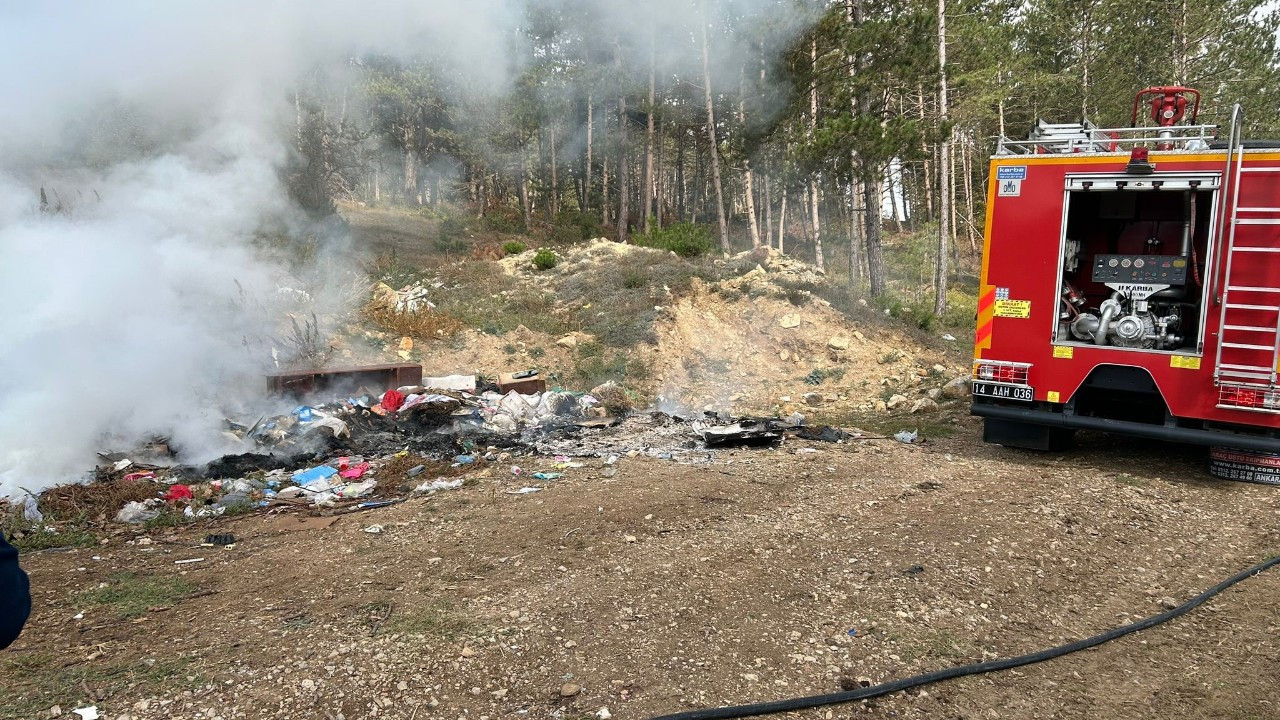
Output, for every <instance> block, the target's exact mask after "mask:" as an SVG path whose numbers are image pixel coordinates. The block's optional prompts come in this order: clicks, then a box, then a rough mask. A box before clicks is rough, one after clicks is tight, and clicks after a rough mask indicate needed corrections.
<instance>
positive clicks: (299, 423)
mask: <svg viewBox="0 0 1280 720" xmlns="http://www.w3.org/2000/svg"><path fill="white" fill-rule="evenodd" d="M413 369H414V370H417V369H418V368H417V366H414V367H413ZM359 370H361V371H363V372H366V373H367V372H368V371H369V368H362V369H359ZM417 378H418V379H419V380H420V382H417V383H415V384H412V385H401V386H398V387H395V388H391V389H388V390H384V391H381V392H377V391H371V390H369V389H368V388H367V387H365V386H363V385H362V386H361V387H359V388H358V389H357V390H356V391H355V392H350V393H337V392H327V393H326V392H325V390H323V389H321V390H316V391H315V392H312V393H311V394H310V395H309V396H308V398H309V399H310V401H311V403H312V404H302V405H297V406H296V407H295V408H294V409H293V410H292V411H290V412H287V413H281V414H277V415H271V416H263V417H260V418H258V419H257V420H256V421H255V422H253V423H251V424H249V423H237V422H234V421H231V420H227V421H226V423H225V431H224V438H225V440H226V441H227V442H228V443H230V444H232V445H233V446H234V447H236V448H237V449H243V450H245V452H240V453H235V454H228V455H224V456H222V457H220V458H218V459H216V460H214V461H212V462H209V463H207V464H205V465H199V466H195V465H183V464H180V455H181V453H180V450H179V449H173V448H170V447H169V446H168V445H167V443H166V441H165V440H164V439H163V438H157V439H155V440H153V441H152V442H150V443H149V444H146V445H144V446H141V447H139V448H136V449H135V451H134V452H132V453H127V454H126V453H102V454H100V457H101V464H100V466H99V467H98V469H97V471H96V473H95V480H96V482H93V483H90V484H89V485H86V486H61V487H60V488H54V489H52V490H50V491H47V493H46V496H49V497H52V496H51V495H49V493H53V492H55V491H59V492H62V493H63V495H67V494H68V492H69V493H70V495H74V496H76V497H80V496H82V495H84V494H85V493H89V494H93V493H98V494H99V495H102V496H103V497H106V498H108V499H109V500H110V501H111V502H113V503H116V504H115V505H114V506H113V507H114V508H118V510H116V511H114V519H115V520H116V521H117V522H122V523H131V524H141V523H148V522H151V521H156V520H157V519H158V518H161V516H162V515H166V514H167V515H181V516H184V517H186V518H201V517H217V516H222V515H226V514H238V513H242V512H248V511H253V510H256V509H259V508H269V509H270V510H268V512H275V511H277V510H280V509H284V510H287V509H290V508H294V507H297V508H312V509H314V510H315V511H319V512H322V513H334V512H351V511H358V510H364V509H369V508H375V507H381V506H384V505H390V504H393V503H397V502H400V501H402V500H404V499H406V498H408V497H411V496H413V495H414V494H430V493H435V492H439V491H443V490H450V489H454V488H458V487H461V486H462V485H463V483H464V482H465V480H466V476H469V475H472V474H476V473H481V474H483V475H488V474H489V473H491V472H493V468H494V467H495V466H498V465H506V464H510V468H509V472H510V475H511V477H512V478H513V479H515V478H519V481H520V482H532V481H538V482H548V481H554V480H555V479H557V478H559V477H560V476H561V475H562V473H563V471H565V470H570V469H572V468H578V467H582V466H583V463H581V462H578V461H575V460H574V458H575V457H584V458H585V457H595V458H603V459H605V466H606V469H605V472H604V475H605V476H606V477H609V476H612V475H613V474H614V473H616V468H614V467H612V466H613V465H615V464H616V463H617V462H618V459H619V457H620V456H626V457H637V456H645V457H653V458H660V459H670V460H675V461H677V462H684V463H701V462H709V461H711V460H712V459H713V457H714V453H715V451H716V450H717V449H720V448H726V447H734V446H770V445H778V444H780V443H782V442H783V440H784V438H785V437H787V436H799V437H801V438H803V439H807V440H820V441H828V442H841V441H843V440H844V439H845V438H846V437H848V436H847V435H846V434H845V433H844V432H843V431H840V430H837V429H834V428H826V427H819V428H813V427H809V426H806V425H804V418H803V416H800V415H799V414H796V415H793V416H792V417H790V418H786V419H779V418H733V417H731V416H729V415H727V414H723V413H721V414H716V413H704V414H703V415H702V416H700V417H696V418H692V419H687V418H683V417H680V416H677V415H669V414H667V413H662V412H649V413H644V412H638V413H630V414H627V415H626V416H625V417H623V416H622V413H617V414H616V415H611V414H610V412H609V410H608V409H606V404H607V405H608V406H609V407H610V408H614V409H617V404H616V403H617V398H618V396H619V395H620V394H622V390H621V389H620V388H618V387H617V386H616V385H613V384H606V385H603V386H600V387H598V388H595V389H593V390H592V392H590V393H583V392H571V391H566V390H559V389H552V390H548V389H546V387H545V382H544V381H542V379H541V378H540V377H538V375H537V373H536V371H525V372H522V373H514V374H511V375H503V376H501V377H500V378H499V382H498V383H484V384H482V385H478V383H477V378H476V377H475V376H469V375H454V376H447V377H441V378H425V379H422V378H421V376H420V375H418V376H417ZM517 388H518V389H517ZM504 389H505V392H503V390H504ZM522 390H524V391H527V392H522ZM326 394H327V397H328V402H324V403H316V402H314V400H315V399H316V398H317V397H319V396H321V395H326ZM602 398H603V399H604V402H602ZM520 456H543V457H554V459H555V464H554V465H550V466H549V468H548V469H547V470H546V471H540V472H530V471H528V470H527V469H522V468H521V467H520V466H519V465H516V464H514V462H515V461H516V460H517V458H518V457H520ZM520 462H521V464H527V465H529V466H536V465H537V464H538V463H539V462H541V461H539V460H534V459H530V460H528V462H526V461H524V460H520ZM500 474H501V475H504V476H505V475H506V474H507V471H506V470H504V471H502V472H501V473H500ZM73 488H74V490H70V489H73ZM540 489H541V488H540V487H536V486H527V487H522V488H520V489H519V490H516V491H514V492H515V493H516V494H525V493H529V492H537V491H538V490H540ZM46 496H42V497H41V499H40V501H39V502H38V503H37V502H30V498H29V499H28V500H29V502H28V503H27V510H28V515H29V516H31V515H33V514H34V515H35V516H36V517H29V519H39V518H38V516H39V513H40V506H42V505H43V504H45V497H46ZM68 502H70V501H68ZM76 502H79V500H77V501H76ZM58 514H59V515H62V514H63V513H58Z"/></svg>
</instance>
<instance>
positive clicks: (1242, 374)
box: [1218, 363, 1271, 380]
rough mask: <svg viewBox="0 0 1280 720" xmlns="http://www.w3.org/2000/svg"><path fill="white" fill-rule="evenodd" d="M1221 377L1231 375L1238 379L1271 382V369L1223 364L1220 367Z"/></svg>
mask: <svg viewBox="0 0 1280 720" xmlns="http://www.w3.org/2000/svg"><path fill="white" fill-rule="evenodd" d="M1218 374H1219V375H1230V376H1231V377H1237V378H1253V379H1255V380H1270V379H1271V369H1270V368H1265V367H1258V366H1255V365H1228V364H1226V363H1223V364H1222V365H1219V366H1218Z"/></svg>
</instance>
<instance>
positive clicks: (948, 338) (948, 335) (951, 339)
mask: <svg viewBox="0 0 1280 720" xmlns="http://www.w3.org/2000/svg"><path fill="white" fill-rule="evenodd" d="M942 339H943V340H946V341H948V342H955V341H956V336H955V335H952V334H951V333H943V335H942Z"/></svg>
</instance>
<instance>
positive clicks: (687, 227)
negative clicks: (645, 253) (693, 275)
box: [636, 223, 717, 258]
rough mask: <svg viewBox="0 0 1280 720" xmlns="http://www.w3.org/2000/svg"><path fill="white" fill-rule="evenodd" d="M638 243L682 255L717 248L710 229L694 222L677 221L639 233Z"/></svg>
mask: <svg viewBox="0 0 1280 720" xmlns="http://www.w3.org/2000/svg"><path fill="white" fill-rule="evenodd" d="M636 244H637V245H643V246H645V247H651V248H657V249H659V250H670V251H671V252H674V253H675V254H677V255H679V256H680V257H686V258H691V257H698V256H700V255H706V254H707V253H709V252H711V251H713V250H715V249H716V247H717V245H716V241H715V239H714V238H712V237H711V233H710V231H708V230H707V229H706V228H705V227H703V226H701V225H695V224H693V223H676V224H675V225H668V226H667V227H665V228H662V229H660V230H659V229H654V230H650V231H649V233H648V234H646V235H637V236H636Z"/></svg>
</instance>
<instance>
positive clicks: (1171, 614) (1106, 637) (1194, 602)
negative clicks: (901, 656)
mask: <svg viewBox="0 0 1280 720" xmlns="http://www.w3.org/2000/svg"><path fill="white" fill-rule="evenodd" d="M1276 565H1280V555H1277V556H1275V557H1273V558H1270V559H1269V560H1266V561H1264V562H1261V563H1258V564H1257V565H1254V566H1253V567H1251V568H1249V569H1248V570H1243V571H1241V572H1239V573H1236V574H1235V575H1232V576H1231V577H1229V578H1227V579H1226V580H1223V581H1222V582H1220V583H1218V584H1217V585H1214V586H1213V587H1211V588H1209V589H1208V590H1205V591H1204V592H1202V593H1200V594H1199V595H1196V596H1195V597H1193V598H1191V599H1190V600H1188V601H1186V602H1185V603H1183V604H1181V605H1179V606H1178V607H1176V608H1174V609H1172V610H1168V611H1166V612H1162V613H1160V614H1159V615H1152V616H1151V617H1149V618H1145V619H1143V620H1139V621H1138V622H1135V623H1133V624H1131V625H1125V626H1123V627H1118V628H1115V629H1114V630H1108V631H1107V632H1104V633H1102V634H1100V635H1094V636H1093V637H1088V638H1085V639H1083V640H1076V641H1074V642H1069V643H1067V644H1065V645H1059V646H1057V647H1053V648H1049V649H1048V650H1041V651H1039V652H1033V653H1029V654H1027V655H1019V656H1017V657H1011V658H1006V659H1004V660H990V661H987V662H981V663H976V664H973V665H962V666H960V667H953V668H946V669H944V670H934V671H933V672H928V673H925V674H923V675H916V676H915V677H909V678H905V679H903V680H894V681H892V682H887V683H883V684H881V685H875V686H872V687H867V688H860V689H858V690H849V691H846V692H836V693H827V694H825V695H811V696H809V697H801V698H792V699H790V700H775V701H772V702H763V703H754V704H751V705H734V706H730V707H721V708H708V709H705V710H690V711H687V712H679V713H673V714H670V715H662V716H660V717H655V718H653V719H652V720H710V719H711V718H740V717H751V716H754V715H770V714H773V713H781V712H793V711H796V710H804V709H806V708H814V707H819V706H822V705H835V704H837V703H847V702H852V701H854V700H865V699H867V698H873V697H879V696H881V695H888V694H889V693H893V692H898V691H899V690H908V689H910V688H913V687H919V686H921V685H929V684H932V683H936V682H941V681H943V680H951V679H953V678H958V677H964V676H966V675H979V674H982V673H989V672H994V671H996V670H1008V669H1010V668H1016V667H1021V666H1023V665H1031V664H1033V663H1038V662H1044V661H1045V660H1052V659H1054V658H1058V657H1062V656H1063V655H1068V654H1070V653H1073V652H1076V651H1079V650H1087V649H1088V648H1091V647H1096V646H1098V645H1101V644H1103V643H1106V642H1111V641H1112V640H1115V639H1116V638H1122V637H1124V636H1125V635H1130V634H1132V633H1136V632H1139V631H1141V630H1146V629H1147V628H1151V627H1155V626H1156V625H1159V624H1161V623H1164V622H1168V621H1170V620H1172V619H1174V618H1176V617H1179V616H1182V615H1185V614H1187V613H1188V612H1190V611H1192V610H1194V609H1195V608H1197V607H1199V606H1200V605H1201V604H1203V603H1204V602H1205V601H1206V600H1208V599H1209V598H1211V597H1213V596H1215V595H1217V594H1218V593H1221V592H1222V591H1223V590H1226V589H1227V588H1229V587H1231V586H1232V585H1235V584H1236V583H1238V582H1240V581H1242V580H1247V579H1249V578H1251V577H1253V576H1254V575H1257V574H1258V573H1261V572H1263V571H1265V570H1269V569H1271V568H1273V567H1275V566H1276Z"/></svg>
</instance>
